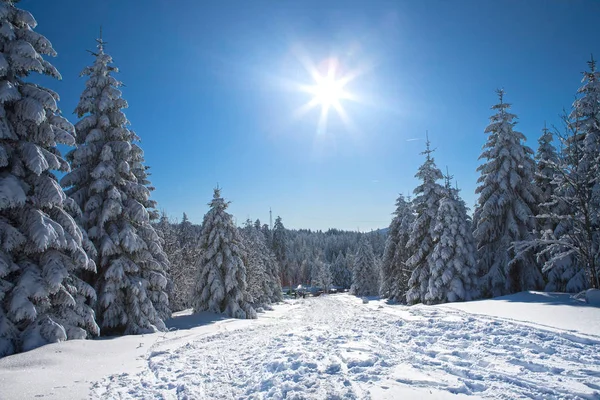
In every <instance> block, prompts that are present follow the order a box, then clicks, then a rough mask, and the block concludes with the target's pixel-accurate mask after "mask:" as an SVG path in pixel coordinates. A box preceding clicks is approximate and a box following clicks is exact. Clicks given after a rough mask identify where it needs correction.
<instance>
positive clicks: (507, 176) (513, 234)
mask: <svg viewBox="0 0 600 400" xmlns="http://www.w3.org/2000/svg"><path fill="white" fill-rule="evenodd" d="M498 97H499V99H500V103H498V104H496V105H494V106H493V107H492V109H493V110H495V112H496V113H495V114H494V115H493V116H492V117H491V118H490V124H489V125H488V127H487V128H486V129H485V133H486V134H488V140H487V142H486V144H485V145H484V150H483V153H482V154H481V156H480V157H479V158H480V159H484V160H485V161H484V163H483V164H482V165H481V166H479V167H478V168H477V171H479V172H481V176H480V177H479V179H478V180H477V182H478V183H479V186H478V187H477V190H476V193H478V194H479V199H478V203H477V207H476V209H475V213H474V222H475V230H474V236H475V240H476V243H477V251H478V264H479V268H480V271H481V272H482V273H483V274H484V276H483V281H482V285H483V290H484V293H485V295H488V296H501V295H505V294H510V293H516V292H520V291H522V290H535V289H541V288H542V287H543V285H544V279H543V277H542V274H541V271H540V269H539V267H538V264H537V263H536V261H535V257H534V254H533V252H532V251H527V252H520V253H519V255H518V256H517V252H516V251H515V248H514V246H513V244H514V243H518V242H526V241H529V240H531V239H532V235H533V231H534V230H535V229H536V220H535V215H536V207H537V204H538V202H539V197H540V195H539V190H538V188H537V187H536V186H535V183H534V173H535V164H534V161H533V151H532V150H531V149H530V148H529V147H527V146H526V145H525V144H524V141H525V136H524V135H523V134H522V133H521V132H517V131H515V130H514V129H513V128H514V125H515V124H516V122H514V119H516V118H517V117H516V115H514V114H511V113H510V112H509V111H508V110H509V109H510V104H508V103H505V102H504V91H503V90H499V91H498Z"/></svg>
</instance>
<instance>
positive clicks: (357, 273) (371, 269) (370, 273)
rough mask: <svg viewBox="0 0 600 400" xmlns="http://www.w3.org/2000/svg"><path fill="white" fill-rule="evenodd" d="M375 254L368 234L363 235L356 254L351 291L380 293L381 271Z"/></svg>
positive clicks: (366, 294) (359, 294) (369, 294)
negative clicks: (378, 268)
mask: <svg viewBox="0 0 600 400" xmlns="http://www.w3.org/2000/svg"><path fill="white" fill-rule="evenodd" d="M376 262H377V261H376V260H375V254H374V253H373V248H372V247H371V243H370V242H369V239H368V238H367V237H366V236H364V235H363V236H362V237H361V239H360V242H359V243H358V249H357V250H356V255H355V256H354V265H353V270H352V286H351V288H350V292H351V293H352V294H353V295H355V296H375V295H377V294H378V293H379V272H378V270H377V265H376Z"/></svg>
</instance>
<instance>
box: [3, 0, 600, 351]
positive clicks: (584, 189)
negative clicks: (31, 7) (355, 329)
mask: <svg viewBox="0 0 600 400" xmlns="http://www.w3.org/2000/svg"><path fill="white" fill-rule="evenodd" d="M35 28H36V21H35V19H34V17H33V16H32V15H31V14H30V13H29V12H27V11H25V10H22V9H19V8H18V7H17V6H16V4H15V3H14V2H12V1H7V0H2V1H0V102H1V107H0V238H1V241H0V243H1V246H0V357H4V356H8V355H11V354H14V353H19V352H24V351H28V350H31V349H34V348H36V347H39V346H42V345H44V344H48V343H55V342H60V341H64V340H72V339H87V338H94V337H97V336H99V335H103V336H114V335H130V334H143V333H149V332H156V331H163V330H165V329H166V327H165V321H166V320H168V319H169V318H170V317H171V314H172V312H174V311H179V310H183V309H187V308H192V309H193V311H194V312H195V313H199V312H203V311H210V312H216V313H222V314H224V315H227V316H230V317H234V318H256V317H257V311H261V310H264V309H268V308H269V307H270V305H271V304H273V303H277V302H280V301H282V299H283V296H284V294H285V292H284V288H291V287H295V286H297V285H299V284H305V285H313V286H319V287H320V288H322V289H324V290H325V291H327V290H328V289H329V288H332V287H336V288H341V289H349V291H350V293H351V294H354V295H356V296H382V297H383V298H386V299H389V301H390V302H392V303H402V304H409V305H410V304H417V303H423V304H439V303H445V302H457V301H470V300H475V299H481V298H490V297H497V296H502V295H507V294H512V293H517V292H522V291H527V290H546V291H553V292H569V293H576V292H580V291H583V290H586V289H588V288H600V277H599V274H600V72H599V71H597V69H596V67H597V66H596V61H595V60H594V59H593V57H592V58H591V59H590V61H589V63H588V65H587V70H586V71H585V72H584V73H583V75H582V77H581V86H580V89H579V90H578V92H577V93H576V99H575V101H574V102H573V103H572V107H571V109H570V110H568V111H567V112H565V114H564V116H563V124H562V126H559V127H540V134H539V139H538V147H537V151H535V152H534V151H533V150H532V149H531V148H530V147H528V146H527V145H526V144H525V135H524V134H523V133H521V132H519V131H518V128H517V123H516V120H517V116H516V115H515V114H513V113H511V111H510V103H508V102H507V94H506V93H505V92H504V90H498V92H497V95H498V101H497V103H496V104H495V105H493V106H492V107H491V108H492V111H491V116H490V121H489V125H488V126H487V128H486V129H485V134H486V135H487V142H486V143H485V145H484V147H483V151H482V153H481V156H480V165H479V167H478V168H477V171H478V172H479V175H480V176H479V179H478V187H477V190H476V193H477V195H478V200H477V204H476V205H475V208H474V209H473V210H472V211H471V210H470V209H469V207H468V206H467V205H466V204H465V202H464V201H463V200H462V199H461V195H460V188H457V187H456V185H455V183H454V182H453V177H452V176H451V175H450V174H449V172H446V174H445V175H444V174H443V173H442V171H441V169H440V168H439V167H438V166H437V165H436V163H435V158H434V150H433V149H432V145H431V143H430V141H429V139H427V142H426V146H425V148H424V149H423V153H422V156H423V163H422V164H421V165H420V166H419V167H416V168H415V173H416V175H415V176H416V177H417V178H418V180H419V181H420V184H419V185H418V186H417V187H416V188H414V191H413V193H410V194H409V193H404V194H400V195H399V196H398V198H397V199H396V203H395V205H396V210H395V212H394V214H393V215H392V216H391V218H390V219H391V221H390V225H389V227H388V228H387V229H382V230H378V231H372V232H362V233H361V232H347V231H339V230H335V229H331V230H328V231H325V232H323V231H310V230H293V229H286V228H285V226H284V224H283V218H281V217H277V218H276V220H275V222H274V225H273V227H271V226H269V225H268V224H264V223H263V222H261V221H259V220H256V221H251V220H248V221H246V222H245V223H244V224H243V226H236V224H235V223H234V219H233V216H232V215H231V214H230V213H228V211H227V209H228V204H229V203H228V202H227V201H226V200H225V197H224V196H223V195H222V191H223V190H226V189H227V188H220V187H218V186H217V187H216V188H215V189H214V193H213V196H212V199H211V198H210V197H209V196H210V194H209V193H207V196H206V200H207V201H208V200H209V201H210V202H209V207H210V209H209V211H208V212H207V213H206V215H205V216H204V220H203V222H202V224H201V225H194V224H192V223H191V222H190V221H189V220H188V218H187V216H186V215H185V214H184V215H183V216H182V219H181V221H173V220H169V217H168V216H167V214H166V213H162V214H161V212H160V205H159V204H157V203H156V202H155V201H154V200H152V196H151V195H152V191H153V190H154V187H153V186H152V183H151V181H150V174H149V166H148V165H146V162H145V159H144V152H143V149H142V147H141V144H140V138H139V137H138V136H137V135H136V133H134V132H133V131H132V130H131V129H130V128H129V126H130V122H129V121H128V119H127V117H126V116H125V112H124V110H125V109H126V108H127V107H128V103H127V101H126V100H125V99H124V98H123V93H122V91H121V88H122V86H123V83H122V82H120V81H119V80H118V79H117V76H118V75H117V73H118V68H117V67H116V66H115V65H114V64H113V60H112V58H111V56H110V55H109V54H108V50H107V49H106V43H105V42H104V41H103V39H102V38H99V39H98V40H97V47H96V49H95V50H94V51H93V52H92V55H91V58H90V64H89V65H88V66H82V67H83V70H82V76H83V77H84V79H85V88H84V90H83V92H82V93H81V95H80V98H79V103H78V105H77V108H76V110H75V117H76V121H75V122H74V123H71V122H70V121H69V119H68V118H66V117H65V116H64V115H63V114H62V113H61V111H60V108H59V105H58V100H59V93H56V92H54V91H52V90H50V89H48V88H46V87H44V86H43V85H40V84H37V83H35V82H34V81H33V80H32V79H31V76H30V75H32V74H40V75H45V76H49V77H52V78H56V79H60V78H61V75H60V73H59V71H58V70H57V69H56V68H54V66H53V65H52V64H51V62H50V61H49V59H50V57H55V56H57V54H56V52H55V51H54V49H53V47H52V45H51V43H50V41H49V40H48V39H47V38H46V37H44V36H43V35H41V34H39V33H37V32H36V31H35ZM573 79H574V80H577V79H579V77H573ZM559 111H560V110H547V112H548V113H551V114H556V113H557V112H559ZM59 145H65V146H67V147H68V148H69V150H68V151H67V152H66V153H65V154H62V152H61V150H60V148H61V147H59ZM393 200H394V199H390V203H392V202H393ZM266 206H267V205H265V207H266ZM283 217H285V216H283ZM382 228H383V227H382Z"/></svg>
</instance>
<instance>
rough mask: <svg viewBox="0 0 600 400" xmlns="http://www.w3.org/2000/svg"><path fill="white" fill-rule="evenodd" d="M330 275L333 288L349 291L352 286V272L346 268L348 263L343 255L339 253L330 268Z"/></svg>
mask: <svg viewBox="0 0 600 400" xmlns="http://www.w3.org/2000/svg"><path fill="white" fill-rule="evenodd" d="M331 275H332V276H331V279H332V282H333V286H336V287H338V288H342V289H349V288H350V285H352V271H351V269H350V267H349V266H348V261H347V259H346V257H344V253H342V252H341V251H340V252H339V254H338V256H337V258H336V259H335V261H334V263H333V265H332V266H331Z"/></svg>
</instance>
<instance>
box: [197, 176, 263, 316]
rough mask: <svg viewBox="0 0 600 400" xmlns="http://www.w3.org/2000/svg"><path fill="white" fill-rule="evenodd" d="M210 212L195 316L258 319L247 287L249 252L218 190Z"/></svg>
mask: <svg viewBox="0 0 600 400" xmlns="http://www.w3.org/2000/svg"><path fill="white" fill-rule="evenodd" d="M208 205H209V206H210V210H208V212H207V213H206V215H205V216H204V221H203V222H202V233H201V236H200V246H201V248H202V255H201V257H200V260H199V262H198V278H197V281H196V288H195V290H194V296H193V299H192V303H193V307H194V312H195V313H199V312H202V311H210V312H215V313H222V314H225V315H227V316H230V317H233V318H242V319H244V318H248V319H249V318H256V311H255V310H254V308H252V305H251V301H252V299H251V298H250V295H249V293H248V289H247V285H246V266H245V265H244V261H243V259H244V258H245V256H246V254H245V252H246V250H245V249H244V245H243V243H242V239H241V237H240V234H239V231H238V229H237V228H236V227H235V225H234V224H233V220H232V218H231V214H229V213H228V212H227V211H226V210H227V207H228V205H229V203H227V202H225V200H223V198H222V197H221V189H219V188H216V189H215V191H214V195H213V200H212V201H211V202H210V203H209V204H208Z"/></svg>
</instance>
